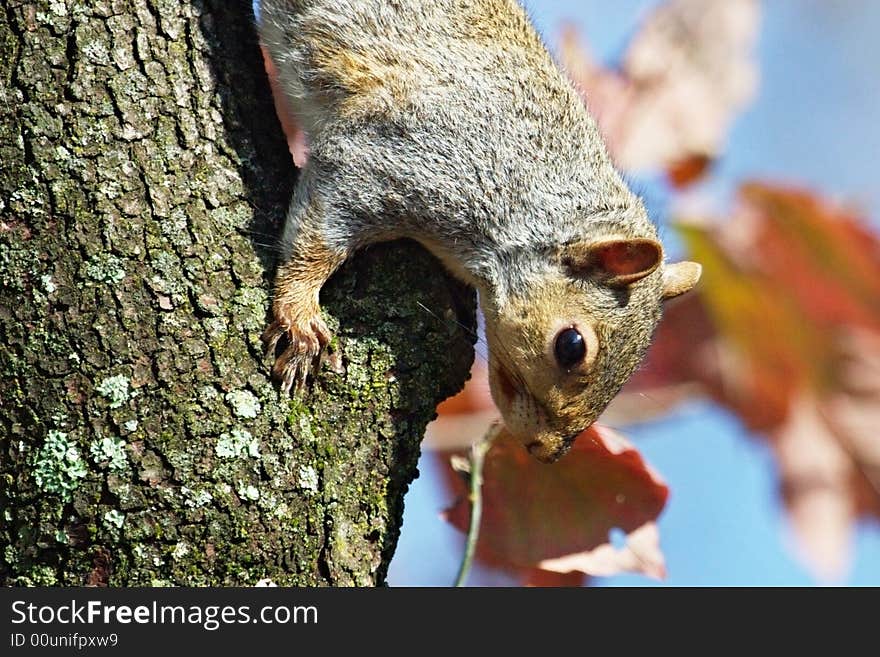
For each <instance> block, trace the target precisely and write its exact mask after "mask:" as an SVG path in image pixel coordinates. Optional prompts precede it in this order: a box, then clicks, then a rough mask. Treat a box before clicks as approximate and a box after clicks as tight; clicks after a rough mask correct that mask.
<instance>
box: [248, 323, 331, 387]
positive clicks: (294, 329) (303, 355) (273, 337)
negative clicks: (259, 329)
mask: <svg viewBox="0 0 880 657" xmlns="http://www.w3.org/2000/svg"><path fill="white" fill-rule="evenodd" d="M282 337H283V338H285V340H284V342H286V346H285V347H284V350H283V351H282V352H281V353H280V354H278V351H277V348H278V343H279V342H280V341H281V338H282ZM261 339H262V341H263V344H264V345H265V347H266V353H267V354H271V355H274V356H275V363H274V364H273V365H272V378H273V379H275V380H276V381H278V382H279V383H280V384H281V391H282V392H283V393H284V394H286V395H289V394H290V392H291V390H293V391H294V392H295V393H296V392H299V391H300V390H302V389H303V388H304V387H305V384H306V379H307V378H308V375H309V373H310V372H311V371H313V370H314V369H316V368H317V365H318V363H319V361H320V355H321V352H322V351H323V349H324V347H326V346H327V344H329V342H330V330H329V329H328V328H327V325H326V324H325V323H324V320H322V319H321V317H320V316H316V317H313V318H312V319H311V320H308V321H307V322H305V323H304V324H300V325H294V324H290V323H288V322H287V321H284V320H281V319H276V320H275V321H273V322H272V323H271V324H270V325H269V327H268V328H267V329H266V330H265V331H264V332H263V335H262V338H261ZM282 344H283V343H282Z"/></svg>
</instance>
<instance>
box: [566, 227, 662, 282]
mask: <svg viewBox="0 0 880 657" xmlns="http://www.w3.org/2000/svg"><path fill="white" fill-rule="evenodd" d="M662 261H663V247H661V246H660V243H659V242H657V241H656V240H651V239H644V238H635V239H609V240H602V241H601V242H592V243H588V244H575V245H572V246H571V247H569V248H568V249H567V250H566V253H565V255H564V257H563V263H564V264H565V265H566V266H568V267H569V268H570V269H571V270H572V271H573V272H575V273H576V274H577V275H580V276H591V277H594V278H598V279H600V280H601V281H602V282H603V283H605V284H606V285H611V286H615V287H617V286H621V287H622V286H625V285H630V284H632V283H635V282H636V281H638V280H641V279H642V278H644V277H645V276H647V275H648V274H650V273H651V272H652V271H654V270H655V269H657V267H659V266H660V263H661V262H662Z"/></svg>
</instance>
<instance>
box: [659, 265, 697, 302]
mask: <svg viewBox="0 0 880 657" xmlns="http://www.w3.org/2000/svg"><path fill="white" fill-rule="evenodd" d="M702 272H703V267H702V266H701V265H699V264H697V263H696V262H676V263H674V264H671V265H666V268H665V269H664V270H663V299H664V300H665V299H671V298H673V297H677V296H678V295H679V294H684V293H685V292H687V291H688V290H690V289H691V288H692V287H693V286H694V285H696V284H697V281H698V280H700V274H701V273H702Z"/></svg>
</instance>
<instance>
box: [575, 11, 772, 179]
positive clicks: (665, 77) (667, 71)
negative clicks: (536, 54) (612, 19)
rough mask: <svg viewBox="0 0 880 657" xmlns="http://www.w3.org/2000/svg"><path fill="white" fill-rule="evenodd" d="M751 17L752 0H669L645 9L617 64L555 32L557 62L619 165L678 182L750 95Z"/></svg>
mask: <svg viewBox="0 0 880 657" xmlns="http://www.w3.org/2000/svg"><path fill="white" fill-rule="evenodd" d="M759 15H760V7H759V5H758V3H757V1H756V0H725V2H706V0H670V1H668V2H665V3H663V4H662V5H660V6H659V7H658V8H656V9H655V10H654V11H653V12H652V13H651V14H649V15H648V17H647V19H646V20H645V22H644V23H643V25H642V27H641V29H640V30H639V31H638V32H637V33H636V35H635V37H634V38H633V40H632V41H631V43H630V44H629V46H628V48H627V51H626V53H625V55H624V58H623V61H622V62H621V64H620V67H619V69H617V70H610V69H607V68H604V67H602V66H600V65H599V64H597V63H596V62H595V61H594V60H593V58H592V56H591V55H590V54H589V53H588V52H587V50H586V49H584V48H583V47H582V46H581V45H580V43H579V41H578V39H577V37H576V35H575V34H574V32H573V31H571V30H567V31H566V32H565V33H564V34H563V38H562V41H561V44H560V49H559V56H560V60H561V61H562V63H563V65H564V66H565V68H566V69H567V70H568V72H569V75H570V76H571V77H572V79H573V80H574V81H575V83H576V84H577V85H578V86H579V87H580V89H581V91H582V93H583V95H584V98H585V100H586V102H588V104H589V106H590V109H591V110H592V111H593V112H594V113H595V114H596V115H597V118H598V119H599V123H600V125H601V126H602V130H603V133H604V134H605V136H606V138H607V139H608V143H609V148H610V149H611V152H612V154H613V155H614V157H615V159H616V160H617V162H618V163H619V164H620V166H621V167H623V168H625V169H628V170H630V171H646V170H658V169H659V170H663V171H666V172H667V174H668V176H669V178H670V180H671V182H672V183H673V184H674V185H676V186H680V187H681V186H685V185H687V184H689V183H691V182H693V181H695V180H697V179H699V178H700V177H701V176H702V175H703V174H704V173H705V172H706V170H707V169H708V166H709V165H710V164H711V162H712V161H713V160H714V159H715V158H716V157H717V156H718V154H719V153H720V152H721V150H722V148H723V145H724V141H725V139H726V136H727V132H728V130H729V129H730V125H731V123H732V121H733V118H734V117H735V116H736V115H737V114H738V113H739V112H740V111H742V109H743V108H744V107H745V105H746V104H747V103H748V102H749V101H750V100H751V98H752V97H753V95H754V93H755V89H756V87H757V78H758V74H757V66H756V65H755V63H754V61H753V57H752V50H753V47H754V42H755V40H756V36H757V32H758V25H759Z"/></svg>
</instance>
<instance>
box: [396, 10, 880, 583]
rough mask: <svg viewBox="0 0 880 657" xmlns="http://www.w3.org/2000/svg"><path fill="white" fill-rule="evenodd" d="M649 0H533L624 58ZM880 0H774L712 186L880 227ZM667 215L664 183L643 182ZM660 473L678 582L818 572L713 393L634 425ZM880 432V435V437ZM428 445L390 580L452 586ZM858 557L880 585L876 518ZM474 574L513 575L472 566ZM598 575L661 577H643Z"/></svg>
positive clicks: (544, 14)
mask: <svg viewBox="0 0 880 657" xmlns="http://www.w3.org/2000/svg"><path fill="white" fill-rule="evenodd" d="M653 4H655V3H653V2H646V1H644V0H618V1H617V2H607V1H605V0H581V1H578V2H575V1H559V2H551V1H549V0H545V1H540V0H530V2H528V3H527V5H528V7H529V8H530V11H531V14H532V16H533V18H534V20H535V22H536V23H537V25H538V26H539V28H540V29H541V30H542V32H543V33H544V34H545V36H546V39H547V41H548V43H550V44H553V43H554V42H555V35H556V34H557V33H558V27H559V26H560V25H561V24H562V22H563V21H570V22H572V23H574V24H575V25H576V26H578V27H579V28H580V30H581V32H582V33H583V34H584V35H585V37H586V39H587V40H588V42H589V43H590V45H591V47H592V49H593V51H594V52H596V53H598V54H599V55H601V56H602V57H603V58H604V59H605V60H614V59H616V57H617V55H618V53H619V52H621V50H622V48H623V45H624V44H625V43H626V39H627V36H628V35H629V34H630V33H631V31H632V30H633V29H634V28H635V26H636V25H637V23H638V19H639V17H640V16H642V15H644V12H645V11H646V10H647V9H648V8H649V7H650V6H652V5H653ZM878 34H880V3H877V2H871V1H870V0H850V1H849V2H845V3H844V2H836V3H832V2H827V1H825V0H772V2H765V3H764V20H763V27H762V32H761V38H760V45H759V57H760V62H761V77H762V80H761V89H760V95H759V97H758V98H757V99H756V101H755V102H754V104H753V105H752V106H751V108H750V109H749V110H748V111H747V112H746V113H744V114H743V115H742V116H741V117H740V119H739V120H738V122H737V123H736V125H735V127H734V130H733V132H732V134H731V136H730V144H729V148H728V150H727V152H726V154H725V155H724V157H723V159H722V160H721V162H719V164H718V166H717V167H716V169H715V171H714V174H713V177H712V180H711V181H710V182H709V183H708V184H707V185H706V190H707V191H708V192H711V193H712V194H714V195H715V196H716V197H718V198H720V199H725V198H729V196H730V195H731V193H732V191H733V190H735V189H736V187H737V186H738V185H739V183H740V182H742V181H743V180H748V179H754V178H760V179H762V180H774V181H781V182H792V183H799V184H803V185H806V186H809V187H811V188H812V189H815V190H817V191H820V192H822V193H823V194H825V195H826V196H829V197H831V198H834V199H839V200H845V201H849V202H853V203H855V204H857V205H859V206H860V207H862V208H864V209H865V211H866V213H868V214H869V215H870V217H871V219H872V223H873V225H874V226H876V227H880V184H878V183H880V180H878V178H880V168H878V154H880V129H878V126H877V122H878V117H880V76H878V75H877V73H876V63H877V62H878V61H880V57H878V55H880V52H878V46H877V43H878V39H877V35H878ZM645 184H646V185H647V190H648V197H649V199H650V200H652V201H653V202H654V204H655V205H656V207H655V208H654V210H655V211H656V212H657V213H658V214H659V215H660V216H661V218H662V215H663V209H664V207H663V203H664V198H663V196H664V194H663V191H662V189H661V188H659V187H657V186H656V185H653V184H652V182H651V181H646V183H645ZM626 433H627V435H628V436H630V437H631V438H632V439H633V440H634V441H635V442H636V443H637V445H638V446H639V448H640V449H641V450H642V452H643V454H644V456H645V457H646V458H647V459H648V461H649V462H651V463H652V464H653V465H654V466H655V467H656V468H657V469H658V470H659V471H660V472H661V473H662V474H663V476H664V478H665V480H666V481H667V483H668V484H669V486H670V488H671V490H672V494H671V498H670V503H669V505H668V507H667V509H666V511H665V512H664V514H663V516H661V519H660V528H661V533H662V544H663V548H664V552H665V554H666V558H667V566H668V571H669V577H668V579H667V580H666V584H668V585H809V584H813V583H814V580H813V579H812V578H811V577H810V575H809V573H808V572H807V571H806V570H805V569H804V568H803V567H802V566H801V565H800V564H799V563H798V562H797V561H795V560H794V559H793V558H792V550H791V541H792V539H791V536H790V533H789V531H788V527H787V524H786V520H785V516H784V513H783V510H782V509H781V507H780V503H779V500H778V496H777V488H776V487H777V482H776V476H775V472H774V464H773V461H772V459H771V458H770V455H769V453H768V451H767V450H766V449H765V448H764V447H763V445H762V443H761V442H760V441H758V440H755V439H754V438H753V437H750V436H749V435H748V434H747V433H745V432H744V431H743V430H742V428H741V426H740V425H739V422H738V421H737V420H736V419H735V418H733V417H731V416H730V415H728V414H727V413H725V412H724V411H721V410H718V409H717V408H714V407H713V406H712V405H710V404H708V403H693V404H691V405H688V406H686V407H684V408H682V409H680V410H679V411H678V412H677V413H676V414H675V415H674V416H671V417H669V418H668V419H666V420H664V421H662V422H656V423H652V424H650V425H645V426H640V427H633V428H631V429H628V430H627V432H626ZM878 439H880V436H878ZM431 458H432V457H431V456H430V455H427V456H423V459H422V464H421V467H420V469H421V472H422V476H421V478H420V479H418V480H417V481H416V482H414V484H413V486H412V488H411V490H410V492H409V494H408V497H407V500H406V513H405V519H404V527H403V532H402V536H401V540H400V544H399V547H398V551H397V555H396V556H395V559H394V561H393V562H392V566H391V573H390V575H389V582H390V583H391V584H392V585H441V586H442V585H447V584H450V583H451V582H452V580H453V578H454V575H455V571H456V568H457V565H458V559H459V556H460V553H461V549H462V537H461V535H460V534H459V533H458V532H456V531H455V530H452V529H451V528H449V527H448V526H447V525H446V524H445V523H443V522H442V521H441V520H439V519H438V512H439V511H440V510H441V509H442V508H444V507H445V506H446V505H447V504H448V503H449V501H450V500H449V499H448V498H447V495H446V493H445V491H444V490H443V489H442V488H441V487H440V484H439V481H438V477H437V476H436V468H435V467H434V465H433V463H432V461H431ZM854 555H855V559H854V563H853V567H852V570H851V572H850V575H849V576H848V577H847V578H846V579H845V580H844V581H843V582H842V583H844V584H851V585H873V586H878V585H880V529H878V524H877V523H866V524H864V525H862V526H860V527H859V528H858V530H857V532H856V535H855V544H854ZM472 583H475V584H508V583H512V582H511V580H509V579H507V578H506V577H505V576H504V575H503V574H500V573H493V572H490V571H480V572H477V573H475V575H474V578H473V580H472ZM597 583H599V584H601V585H612V586H615V585H633V584H635V585H651V584H652V582H651V581H650V580H647V579H645V578H642V577H635V576H621V577H612V578H607V579H602V580H598V581H597Z"/></svg>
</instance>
